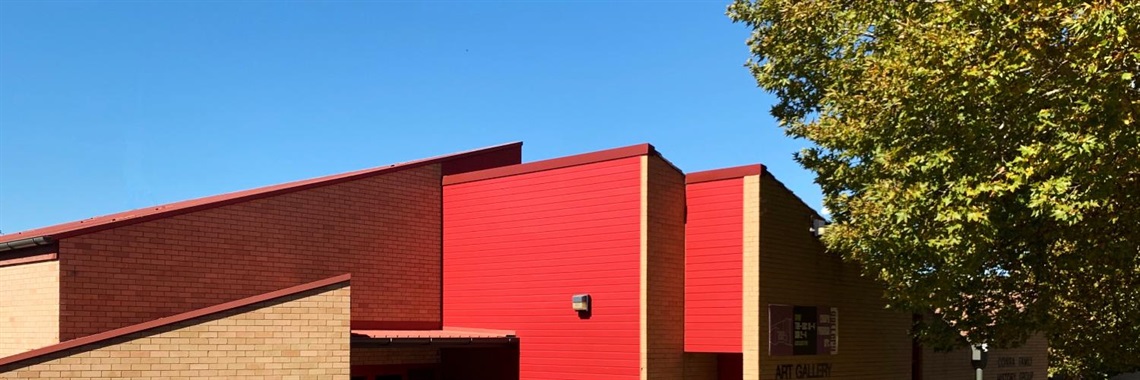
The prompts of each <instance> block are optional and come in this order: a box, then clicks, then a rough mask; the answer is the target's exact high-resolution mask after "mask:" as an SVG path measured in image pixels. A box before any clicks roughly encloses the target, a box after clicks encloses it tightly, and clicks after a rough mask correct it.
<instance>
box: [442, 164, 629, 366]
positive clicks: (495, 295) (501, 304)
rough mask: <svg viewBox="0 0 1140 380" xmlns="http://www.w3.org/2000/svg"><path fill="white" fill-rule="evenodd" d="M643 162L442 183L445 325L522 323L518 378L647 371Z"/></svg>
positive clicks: (519, 325)
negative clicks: (586, 301) (588, 308)
mask: <svg viewBox="0 0 1140 380" xmlns="http://www.w3.org/2000/svg"><path fill="white" fill-rule="evenodd" d="M640 162H641V158H640V157H629V158H622V159H617V160H610V161H603V162H597V163H591V164H584V165H578V166H571V167H565V168H559V169H552V170H547V171H540V172H534V173H527V174H519V175H514V176H509V177H502V178H493V179H487V180H481V181H475V182H466V183H459V184H455V185H448V186H445V187H444V218H443V219H444V256H445V258H446V259H445V260H444V266H443V268H444V277H443V278H444V292H443V294H444V296H443V303H444V308H443V310H444V316H443V318H444V323H445V324H446V325H452V326H465V327H479V328H492V329H507V330H515V331H517V334H518V336H519V339H520V349H519V351H520V353H519V374H520V376H519V378H520V379H637V378H639V365H640V361H639V321H638V313H639V302H640V301H639V300H640V298H639V284H640V282H639V281H640V267H639V265H640V264H639V263H640V208H641V203H640V202H641V182H640V181H641V175H642V173H641V166H640ZM577 293H589V294H590V295H591V296H592V297H593V302H594V310H593V313H592V315H591V316H590V317H589V318H588V319H581V318H580V317H579V315H578V314H577V313H575V312H574V311H573V310H571V308H570V298H571V296H572V295H574V294H577Z"/></svg>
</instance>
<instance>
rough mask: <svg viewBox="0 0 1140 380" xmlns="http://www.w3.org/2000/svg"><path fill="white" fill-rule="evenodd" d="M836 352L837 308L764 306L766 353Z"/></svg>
mask: <svg viewBox="0 0 1140 380" xmlns="http://www.w3.org/2000/svg"><path fill="white" fill-rule="evenodd" d="M838 353H839V308H836V307H827V306H794V305H768V354H769V355H772V356H791V355H835V354H838Z"/></svg>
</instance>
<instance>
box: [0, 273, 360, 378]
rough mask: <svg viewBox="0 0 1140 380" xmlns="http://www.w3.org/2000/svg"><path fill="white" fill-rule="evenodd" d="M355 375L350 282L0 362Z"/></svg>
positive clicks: (172, 374)
mask: <svg viewBox="0 0 1140 380" xmlns="http://www.w3.org/2000/svg"><path fill="white" fill-rule="evenodd" d="M348 375H349V287H348V286H347V285H346V284H344V283H342V284H338V285H331V286H327V287H324V288H318V289H315V290H312V291H308V292H302V293H299V294H296V295H292V296H288V297H283V298H279V299H276V300H270V301H266V302H262V303H258V304H254V305H250V306H246V307H242V308H238V309H235V310H231V311H227V312H223V313H219V314H213V315H210V316H205V317H202V318H198V319H193V320H189V321H185V322H180V323H175V324H172V325H168V326H163V327H157V328H154V329H150V330H146V331H142V332H139V333H134V334H129V335H126V336H124V337H120V338H114V339H110V340H107V341H102V342H98V343H94V344H91V345H87V346H82V347H77V348H74V349H70V350H65V351H62V352H58V353H55V354H49V355H45V356H42V357H39V358H36V359H31V360H28V361H23V362H18V363H14V364H12V365H8V366H4V367H0V379H36V378H53V379H55V378H70V379H106V378H119V379H190V378H219V379H221V378H224V379H326V378H343V379H346V378H348Z"/></svg>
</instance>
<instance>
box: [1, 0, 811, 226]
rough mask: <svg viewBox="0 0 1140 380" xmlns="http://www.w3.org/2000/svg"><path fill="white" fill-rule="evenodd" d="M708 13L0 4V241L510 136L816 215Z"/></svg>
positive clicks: (560, 7)
mask: <svg viewBox="0 0 1140 380" xmlns="http://www.w3.org/2000/svg"><path fill="white" fill-rule="evenodd" d="M726 5H727V2H719V1H693V2H650V1H636V2H632V1H631V2H585V3H562V2H523V1H514V2H487V1H479V2H451V1H449V2H379V1H377V2H320V3H317V2H268V1H256V2H255V1H247V2H235V3H231V2H221V1H202V2H188V1H184V2H141V1H138V2H136V1H131V2H110V3H100V2H94V1H66V2H43V1H31V2H19V1H12V0H6V1H0V230H2V231H3V232H5V233H10V232H17V231H20V230H25V229H29V228H34V227H41V226H45V225H50V224H56V223H61V222H67V221H71V220H77V219H83V218H87V217H92V216H97V215H103V214H108V213H113V212H117V211H124V210H129V209H134V208H140V207H145V206H151V205H156V204H162V203H169V202H174V201H179V200H184V199H190V198H196V197H202V196H208V195H213V194H218V193H224V192H230V191H236V190H242V189H248V188H253V187H259V186H264V185H270V184H276V183H281V182H288V181H293V180H299V179H305V178H310V177H315V176H321V175H326V174H334V173H338V172H343V171H348V170H355V169H361V168H367V167H373V166H380V165H385V164H390V163H395V162H401V161H408V160H413V159H418V158H423V157H428V156H434V155H439V154H445V153H450V152H455V151H462V150H468V149H472V148H477V147H482V146H487V145H494V144H499V143H505V142H510V141H520V140H521V141H523V142H524V146H523V159H524V161H534V160H540V159H545V158H552V157H558V156H564V155H570V154H576V153H584V152H589V151H594V150H600V149H607V148H613V147H619V146H625V145H631V144H637V143H642V142H649V143H652V144H653V145H654V146H656V147H657V149H658V150H659V151H661V152H662V153H663V154H664V155H665V157H666V158H668V159H669V160H671V161H672V162H673V163H675V164H676V165H678V166H679V167H680V168H681V169H683V170H685V171H687V172H692V171H699V170H706V169H714V168H720V167H726V166H736V165H743V164H751V163H757V162H759V163H763V164H765V165H767V167H768V169H769V170H770V171H771V172H772V173H773V174H775V175H776V177H777V178H779V179H780V180H781V181H783V182H784V183H785V184H787V185H788V187H790V188H791V189H792V190H793V191H795V192H796V193H797V194H798V195H799V196H800V197H802V198H803V199H804V200H805V201H806V202H807V203H808V204H809V205H811V206H812V207H815V208H817V209H818V208H819V206H820V194H819V190H818V187H817V186H816V185H815V184H814V183H813V182H812V180H813V178H814V177H813V175H812V174H811V173H809V172H807V171H805V170H804V169H802V168H800V167H799V165H798V164H796V163H795V162H794V161H793V160H792V153H793V152H796V151H798V150H800V149H801V148H803V147H804V146H807V144H808V143H807V142H805V141H803V140H793V139H791V138H789V137H786V136H785V135H784V133H783V131H782V130H781V129H780V128H779V127H777V125H776V122H775V120H774V119H773V118H772V116H771V115H770V114H769V112H768V111H769V108H770V106H771V104H772V103H773V102H774V99H773V97H772V96H771V95H769V94H766V93H764V92H763V91H762V90H760V89H758V88H756V86H755V82H754V81H753V79H752V77H751V76H750V74H749V73H748V70H747V69H746V68H744V67H743V64H744V62H745V60H746V59H747V58H748V49H747V47H746V46H745V44H744V41H745V39H746V38H747V36H748V33H749V31H748V30H747V29H746V28H745V27H744V26H743V25H737V24H732V23H731V22H730V21H729V20H728V18H727V17H725V16H724V8H725V6H726Z"/></svg>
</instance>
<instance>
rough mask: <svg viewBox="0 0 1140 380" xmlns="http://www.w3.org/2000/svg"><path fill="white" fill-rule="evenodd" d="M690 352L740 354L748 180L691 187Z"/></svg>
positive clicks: (688, 191) (688, 243)
mask: <svg viewBox="0 0 1140 380" xmlns="http://www.w3.org/2000/svg"><path fill="white" fill-rule="evenodd" d="M686 202H687V204H688V208H689V209H688V210H689V211H688V212H689V214H688V222H687V223H686V225H685V351H688V352H741V331H742V330H741V328H742V323H741V319H742V318H743V309H742V303H741V302H742V299H743V287H742V286H743V267H742V265H743V261H744V256H743V253H744V241H743V239H744V180H743V179H741V178H732V179H725V180H719V181H711V182H700V183H693V184H689V185H688V186H687V187H686Z"/></svg>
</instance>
